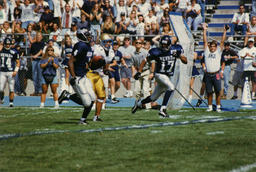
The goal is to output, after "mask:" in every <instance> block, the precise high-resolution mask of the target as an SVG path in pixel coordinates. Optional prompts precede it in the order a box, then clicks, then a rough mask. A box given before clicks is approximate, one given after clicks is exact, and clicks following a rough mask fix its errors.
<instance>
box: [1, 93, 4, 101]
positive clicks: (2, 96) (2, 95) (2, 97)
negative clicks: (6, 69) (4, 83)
mask: <svg viewBox="0 0 256 172" xmlns="http://www.w3.org/2000/svg"><path fill="white" fill-rule="evenodd" d="M3 99H4V92H2V91H0V100H3Z"/></svg>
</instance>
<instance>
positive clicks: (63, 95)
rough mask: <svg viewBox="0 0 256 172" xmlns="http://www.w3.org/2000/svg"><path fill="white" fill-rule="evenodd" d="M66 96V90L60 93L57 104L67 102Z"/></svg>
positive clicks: (67, 94)
mask: <svg viewBox="0 0 256 172" xmlns="http://www.w3.org/2000/svg"><path fill="white" fill-rule="evenodd" d="M68 96H69V92H68V91H66V90H64V91H62V93H61V94H60V97H59V98H58V102H59V104H61V103H62V102H63V101H64V100H68Z"/></svg>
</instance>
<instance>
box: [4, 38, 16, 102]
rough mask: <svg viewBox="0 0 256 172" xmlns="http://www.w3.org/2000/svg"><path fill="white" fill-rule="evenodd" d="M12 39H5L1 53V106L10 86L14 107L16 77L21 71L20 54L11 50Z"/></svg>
mask: <svg viewBox="0 0 256 172" xmlns="http://www.w3.org/2000/svg"><path fill="white" fill-rule="evenodd" d="M11 44H12V39H11V38H9V37H6V38H5V39H4V47H3V49H2V50H1V51H0V104H3V99H4V88H5V85H6V83H8V84H9V105H10V107H13V100H14V84H15V76H16V75H17V73H18V71H19V66H20V60H19V54H18V52H17V51H16V50H15V49H12V48H11Z"/></svg>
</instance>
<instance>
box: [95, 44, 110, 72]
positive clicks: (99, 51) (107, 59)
mask: <svg viewBox="0 0 256 172" xmlns="http://www.w3.org/2000/svg"><path fill="white" fill-rule="evenodd" d="M93 55H94V56H95V55H96V56H102V57H103V58H104V59H105V62H106V64H109V63H111V61H112V60H113V59H114V57H115V53H114V50H113V49H112V48H110V49H109V53H108V56H107V54H106V52H105V50H104V48H103V47H102V46H101V45H99V44H96V45H94V47H93ZM94 71H96V72H102V71H103V68H99V69H96V70H94Z"/></svg>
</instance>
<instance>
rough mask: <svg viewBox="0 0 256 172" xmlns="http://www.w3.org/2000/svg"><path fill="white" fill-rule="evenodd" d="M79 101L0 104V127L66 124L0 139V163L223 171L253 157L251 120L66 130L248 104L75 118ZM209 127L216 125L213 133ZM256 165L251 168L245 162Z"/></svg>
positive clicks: (184, 116)
mask: <svg viewBox="0 0 256 172" xmlns="http://www.w3.org/2000/svg"><path fill="white" fill-rule="evenodd" d="M81 113H82V109H81V108H64V109H59V110H55V109H38V108H13V109H10V108H1V109H0V135H2V134H13V133H29V132H40V131H41V132H46V131H55V130H68V132H64V133H58V134H47V135H35V136H24V137H19V138H10V139H6V140H1V141H0V157H1V158H0V171H1V172H2V171H11V172H13V171H26V172H27V171H43V172H45V171H54V172H55V171H62V172H63V171H185V172H186V171H187V172H198V171H203V172H204V171H206V172H207V171H209V172H212V171H214V172H215V171H230V170H232V169H237V168H239V167H241V166H246V165H250V164H254V163H256V150H255V147H256V135H255V130H256V125H255V124H256V121H254V120H252V119H242V120H233V121H227V122H215V123H202V124H189V125H181V126H165V127H152V128H147V129H133V130H120V131H104V132H95V133H78V132H73V131H78V130H86V129H98V128H105V127H114V126H131V125H139V124H158V123H161V122H179V121H192V120H195V119H202V118H209V117H220V118H222V117H232V116H256V113H255V112H254V111H244V112H239V113H234V112H224V113H216V112H212V113H206V112H205V110H197V111H192V110H187V109H185V110H184V109H183V110H181V111H169V113H170V114H172V115H177V119H160V118H159V117H158V115H157V111H154V110H152V111H138V112H137V113H136V114H134V115H132V114H131V113H130V109H127V108H122V109H116V108H115V109H112V110H105V111H103V112H102V119H103V120H104V122H96V123H95V122H92V117H93V112H92V113H91V114H90V116H89V120H88V122H89V125H88V126H80V125H77V122H78V121H79V118H80V116H81ZM213 132H217V134H215V135H214V133H213ZM251 171H256V168H254V169H251Z"/></svg>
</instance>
